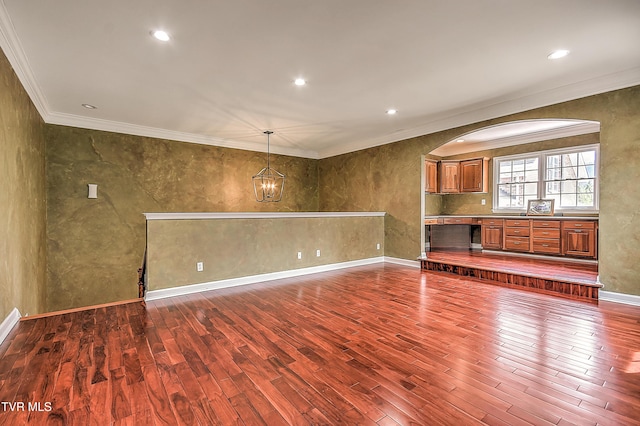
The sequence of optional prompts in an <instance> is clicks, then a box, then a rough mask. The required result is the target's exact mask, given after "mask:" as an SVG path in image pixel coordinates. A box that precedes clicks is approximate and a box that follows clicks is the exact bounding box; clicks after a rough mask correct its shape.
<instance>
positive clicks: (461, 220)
mask: <svg viewBox="0 0 640 426" xmlns="http://www.w3.org/2000/svg"><path fill="white" fill-rule="evenodd" d="M443 223H444V224H445V225H471V224H472V223H473V218H471V217H445V218H444V221H443Z"/></svg>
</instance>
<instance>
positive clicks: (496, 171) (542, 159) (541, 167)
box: [491, 144, 600, 213]
mask: <svg viewBox="0 0 640 426" xmlns="http://www.w3.org/2000/svg"><path fill="white" fill-rule="evenodd" d="M583 150H584V151H587V150H594V151H595V152H596V158H595V169H596V177H595V185H594V194H593V196H594V206H593V207H571V208H561V207H559V206H556V207H555V212H556V213H598V212H599V211H600V144H592V145H577V146H571V147H567V148H558V149H549V150H546V151H534V152H526V153H522V154H514V155H505V156H502V157H494V158H493V160H492V163H493V182H492V185H491V187H492V191H493V194H492V199H493V200H492V204H493V206H492V212H493V213H525V212H526V210H527V209H526V207H519V208H500V207H499V206H498V197H497V193H498V182H499V180H500V168H499V167H498V162H500V161H512V160H520V159H525V158H532V157H538V194H543V193H544V177H545V172H546V169H547V162H546V156H548V155H558V154H566V153H570V152H576V151H583Z"/></svg>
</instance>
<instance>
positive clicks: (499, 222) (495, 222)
mask: <svg viewBox="0 0 640 426" xmlns="http://www.w3.org/2000/svg"><path fill="white" fill-rule="evenodd" d="M480 220H481V221H482V224H483V225H491V226H502V224H503V223H504V219H484V218H482V219H480Z"/></svg>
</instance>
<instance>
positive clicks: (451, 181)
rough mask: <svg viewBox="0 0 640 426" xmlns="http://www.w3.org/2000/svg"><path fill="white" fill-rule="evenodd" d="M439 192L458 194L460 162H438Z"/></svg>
mask: <svg viewBox="0 0 640 426" xmlns="http://www.w3.org/2000/svg"><path fill="white" fill-rule="evenodd" d="M440 192H441V193H443V194H450V193H458V192H460V161H457V160H443V161H441V162H440Z"/></svg>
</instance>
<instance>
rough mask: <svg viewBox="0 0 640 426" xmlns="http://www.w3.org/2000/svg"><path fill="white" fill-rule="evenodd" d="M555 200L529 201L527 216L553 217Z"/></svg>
mask: <svg viewBox="0 0 640 426" xmlns="http://www.w3.org/2000/svg"><path fill="white" fill-rule="evenodd" d="M554 202H555V200H544V199H540V200H529V203H528V205H527V216H553V212H554V208H553V207H554Z"/></svg>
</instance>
